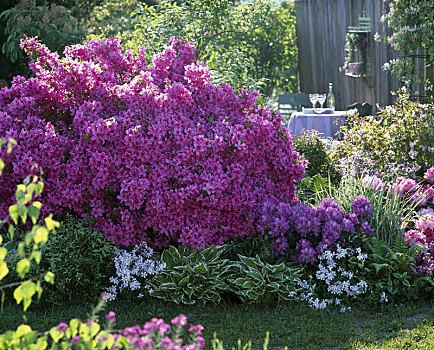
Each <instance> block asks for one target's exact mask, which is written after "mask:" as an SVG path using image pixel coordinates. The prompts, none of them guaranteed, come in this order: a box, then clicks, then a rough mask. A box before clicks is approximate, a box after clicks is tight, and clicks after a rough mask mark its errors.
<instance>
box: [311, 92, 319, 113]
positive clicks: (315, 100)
mask: <svg viewBox="0 0 434 350" xmlns="http://www.w3.org/2000/svg"><path fill="white" fill-rule="evenodd" d="M309 100H310V103H312V108H313V110H315V107H316V103H317V101H318V94H309Z"/></svg>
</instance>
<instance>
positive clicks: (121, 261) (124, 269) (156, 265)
mask: <svg viewBox="0 0 434 350" xmlns="http://www.w3.org/2000/svg"><path fill="white" fill-rule="evenodd" d="M153 253H154V252H153V250H152V249H151V248H149V247H148V246H147V245H146V244H145V243H143V244H141V245H137V246H135V247H134V249H133V250H132V251H131V252H128V251H126V250H124V249H117V250H116V253H115V257H114V263H115V267H116V277H110V282H111V283H112V285H111V286H110V287H109V288H108V289H107V291H106V296H105V299H106V300H107V301H110V300H115V299H116V296H117V294H118V292H121V291H122V290H124V289H126V288H130V289H131V290H138V289H140V288H141V287H144V288H145V289H147V290H148V291H150V287H149V286H147V285H144V286H142V285H141V283H140V281H139V280H138V278H142V279H146V278H147V277H148V276H151V275H156V274H158V273H159V272H160V271H161V270H163V269H164V268H165V267H166V264H165V263H161V262H158V261H155V260H152V255H153ZM138 296H139V297H142V296H143V294H142V293H140V294H139V295H138Z"/></svg>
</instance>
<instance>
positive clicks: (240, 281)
mask: <svg viewBox="0 0 434 350" xmlns="http://www.w3.org/2000/svg"><path fill="white" fill-rule="evenodd" d="M247 281H248V280H247V279H246V278H242V277H240V278H237V279H236V280H234V281H232V283H234V284H236V285H237V286H242V285H243V284H244V283H246V282H247Z"/></svg>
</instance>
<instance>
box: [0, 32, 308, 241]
mask: <svg viewBox="0 0 434 350" xmlns="http://www.w3.org/2000/svg"><path fill="white" fill-rule="evenodd" d="M21 47H22V48H23V49H24V51H25V52H26V53H27V54H28V55H29V57H30V58H31V61H30V68H31V69H32V70H33V72H34V73H35V77H34V78H30V79H25V78H24V77H20V76H17V77H15V78H14V80H13V82H12V86H11V87H5V88H3V89H2V90H0V111H1V112H0V136H2V137H13V138H15V139H16V140H17V141H18V146H17V147H16V151H15V152H13V154H11V155H7V154H5V153H4V152H3V153H2V154H0V156H1V157H2V158H3V159H4V162H5V171H4V177H3V178H2V179H1V180H0V198H1V200H0V218H3V217H5V216H7V208H8V206H9V205H10V203H11V202H12V201H13V196H14V193H13V192H12V191H11V189H12V188H13V187H14V186H12V184H17V183H18V182H19V181H20V179H22V178H23V177H24V176H25V175H28V174H34V173H39V172H40V171H41V170H42V171H43V173H44V184H45V191H44V193H45V195H44V203H45V205H44V208H43V209H42V210H43V212H44V213H48V212H52V213H54V214H57V213H61V212H62V213H65V212H75V213H76V214H78V215H80V216H82V217H88V216H92V217H93V218H95V219H96V227H95V228H96V229H99V230H101V231H102V232H104V233H105V235H106V237H107V238H109V239H111V240H113V241H114V242H115V243H117V244H118V245H124V246H133V245H136V244H140V243H142V242H146V243H147V244H148V246H150V247H152V248H162V247H165V246H167V245H169V244H175V245H180V244H181V245H186V246H191V247H194V248H202V247H205V246H208V245H211V244H223V243H225V242H226V241H228V240H229V239H231V238H234V237H238V236H249V235H251V234H252V232H254V229H255V227H254V222H255V220H256V219H257V218H258V217H259V215H260V208H261V205H262V201H263V200H264V199H268V200H273V201H285V202H287V203H292V204H295V203H296V201H297V197H296V194H295V185H294V181H299V180H301V179H302V177H303V176H304V173H305V165H306V162H305V160H304V159H303V157H301V156H300V155H299V154H298V153H297V152H295V151H294V150H293V147H292V139H291V137H290V135H289V134H288V132H287V131H286V130H285V129H282V128H281V126H280V125H281V121H282V120H281V116H280V115H279V114H277V113H275V112H272V111H270V110H269V109H267V108H263V107H261V106H259V105H258V104H257V103H256V99H257V97H258V93H257V92H251V91H247V90H239V91H234V90H233V89H232V88H231V87H230V86H229V85H227V84H219V85H215V84H212V83H211V82H210V71H209V69H208V68H207V67H206V66H205V65H204V64H203V62H196V61H195V47H194V45H193V44H192V43H189V42H185V41H183V40H182V39H177V38H172V39H171V40H169V42H168V45H167V47H166V49H165V50H164V51H163V52H161V53H159V54H157V55H156V56H155V57H154V59H153V61H152V64H150V65H149V66H148V63H147V62H146V60H145V58H144V57H145V49H144V48H142V50H141V52H140V54H138V55H135V54H133V53H132V52H131V51H129V50H123V48H122V45H121V43H120V40H118V39H106V40H102V41H99V40H91V41H90V42H89V43H86V44H82V45H75V46H70V47H67V48H66V49H65V51H64V57H62V58H60V57H59V55H58V54H57V53H52V52H50V51H49V50H48V49H47V47H46V46H44V45H43V44H41V43H40V42H38V41H37V40H36V39H34V38H25V39H24V40H22V42H21ZM34 164H36V166H34Z"/></svg>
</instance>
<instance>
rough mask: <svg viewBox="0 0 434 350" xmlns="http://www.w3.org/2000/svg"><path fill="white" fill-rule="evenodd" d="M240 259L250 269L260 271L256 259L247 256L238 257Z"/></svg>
mask: <svg viewBox="0 0 434 350" xmlns="http://www.w3.org/2000/svg"><path fill="white" fill-rule="evenodd" d="M238 257H239V258H240V260H241V261H242V262H243V263H244V264H245V265H246V266H248V267H249V268H251V269H253V270H257V269H258V264H257V263H256V261H255V259H253V258H250V257H247V256H243V255H238Z"/></svg>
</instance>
